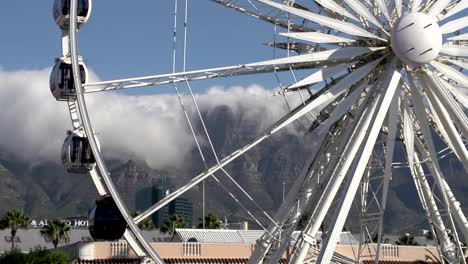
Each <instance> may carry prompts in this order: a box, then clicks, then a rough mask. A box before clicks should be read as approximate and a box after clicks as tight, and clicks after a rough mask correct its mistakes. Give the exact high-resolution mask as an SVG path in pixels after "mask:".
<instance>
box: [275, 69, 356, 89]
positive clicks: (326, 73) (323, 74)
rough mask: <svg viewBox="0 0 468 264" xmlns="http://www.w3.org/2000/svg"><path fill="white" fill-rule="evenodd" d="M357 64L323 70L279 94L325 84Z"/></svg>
mask: <svg viewBox="0 0 468 264" xmlns="http://www.w3.org/2000/svg"><path fill="white" fill-rule="evenodd" d="M355 64H357V62H355V63H347V64H340V65H336V66H330V67H324V68H321V69H320V70H318V71H316V72H314V73H312V74H311V75H309V76H307V77H306V78H304V79H302V80H300V81H298V82H297V83H295V84H293V85H290V86H288V87H286V88H284V89H282V90H281V91H279V92H278V93H285V92H291V91H295V90H297V89H301V88H304V87H308V86H310V85H312V84H316V83H320V82H323V81H325V80H327V79H328V78H330V77H333V76H335V75H337V74H338V73H340V72H343V71H345V70H347V69H348V68H351V67H353V66H354V65H355Z"/></svg>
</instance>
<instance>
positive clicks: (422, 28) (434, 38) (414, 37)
mask: <svg viewBox="0 0 468 264" xmlns="http://www.w3.org/2000/svg"><path fill="white" fill-rule="evenodd" d="M391 36H392V37H391V45H392V49H393V52H394V53H395V54H396V55H397V56H398V58H400V59H401V60H402V61H404V62H406V63H408V64H413V65H414V64H416V65H418V64H424V63H429V62H431V61H433V60H434V59H435V58H437V56H438V55H439V52H440V50H441V48H442V31H441V30H440V27H439V25H438V24H437V21H436V20H435V19H434V18H433V17H430V16H428V15H426V14H423V13H418V12H416V13H409V14H407V15H404V16H402V17H401V18H400V19H398V20H397V21H396V22H395V24H394V26H393V30H392V35H391Z"/></svg>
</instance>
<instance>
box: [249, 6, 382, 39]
mask: <svg viewBox="0 0 468 264" xmlns="http://www.w3.org/2000/svg"><path fill="white" fill-rule="evenodd" d="M258 1H260V2H262V3H265V4H267V5H270V6H272V7H276V8H278V9H280V10H283V11H286V12H289V13H291V14H294V15H296V16H299V17H302V18H304V19H307V20H309V21H312V22H315V23H317V24H320V25H322V26H326V27H329V28H331V29H335V30H337V31H340V32H343V33H347V34H350V35H352V36H360V37H366V38H371V39H378V40H381V41H384V42H387V40H386V39H384V38H381V37H379V36H376V35H374V34H372V33H370V32H369V31H367V30H365V29H363V28H360V27H358V26H356V25H354V24H351V23H348V22H344V21H341V20H337V19H333V18H329V17H326V16H322V15H318V14H315V13H312V12H308V11H305V10H301V9H298V8H294V7H290V6H286V5H282V4H279V3H276V2H273V1H270V0H258Z"/></svg>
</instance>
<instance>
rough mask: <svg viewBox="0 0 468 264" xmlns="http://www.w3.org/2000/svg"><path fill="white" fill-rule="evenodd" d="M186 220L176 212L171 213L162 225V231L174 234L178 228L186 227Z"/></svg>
mask: <svg viewBox="0 0 468 264" xmlns="http://www.w3.org/2000/svg"><path fill="white" fill-rule="evenodd" d="M184 227H185V221H184V219H183V218H182V217H180V216H179V215H176V214H172V215H170V216H169V217H168V218H166V220H164V223H163V225H162V227H161V232H163V233H169V234H170V235H174V233H175V230H176V228H184Z"/></svg>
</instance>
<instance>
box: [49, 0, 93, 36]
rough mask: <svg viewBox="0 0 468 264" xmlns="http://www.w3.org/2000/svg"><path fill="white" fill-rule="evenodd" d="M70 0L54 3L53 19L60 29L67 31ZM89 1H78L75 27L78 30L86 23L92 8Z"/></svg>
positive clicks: (59, 0)
mask: <svg viewBox="0 0 468 264" xmlns="http://www.w3.org/2000/svg"><path fill="white" fill-rule="evenodd" d="M70 2H71V1H70V0H55V1H54V10H53V13H54V19H55V23H57V25H58V26H59V27H60V28H61V29H67V28H68V27H69V26H70ZM92 3H93V2H92V1H91V0H78V12H77V26H78V28H80V27H81V26H82V25H83V24H85V23H86V21H88V18H89V16H90V15H91V8H92Z"/></svg>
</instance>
